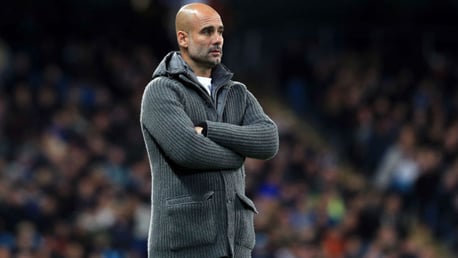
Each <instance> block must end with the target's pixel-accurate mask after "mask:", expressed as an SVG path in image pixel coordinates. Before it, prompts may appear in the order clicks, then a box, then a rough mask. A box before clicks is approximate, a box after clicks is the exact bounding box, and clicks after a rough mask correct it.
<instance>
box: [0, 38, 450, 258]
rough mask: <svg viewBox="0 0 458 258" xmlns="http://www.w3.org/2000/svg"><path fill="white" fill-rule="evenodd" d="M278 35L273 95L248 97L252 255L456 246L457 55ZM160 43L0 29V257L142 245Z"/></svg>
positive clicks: (403, 257) (123, 252) (367, 257)
mask: <svg viewBox="0 0 458 258" xmlns="http://www.w3.org/2000/svg"><path fill="white" fill-rule="evenodd" d="M289 43H290V44H287V45H286V44H285V46H286V47H287V49H285V51H282V52H281V53H280V54H279V56H278V62H277V63H276V66H275V68H276V69H277V70H278V71H279V73H278V82H276V85H277V86H278V90H279V91H280V94H278V95H277V94H273V95H271V97H274V96H280V95H282V96H283V97H284V99H286V100H287V103H288V106H280V108H278V109H275V110H274V109H273V108H272V107H270V106H268V105H269V102H263V103H262V104H263V105H265V108H266V110H268V112H270V113H271V115H272V116H273V118H274V120H275V121H276V122H277V124H278V126H279V129H280V142H281V146H280V151H279V153H278V155H277V157H275V158H274V159H272V160H270V161H267V162H265V161H257V160H252V159H248V160H247V163H246V167H247V170H246V171H247V195H248V196H250V197H251V198H252V199H253V200H254V202H255V204H256V206H257V207H258V210H259V211H260V214H259V215H257V216H256V217H255V222H256V223H255V224H256V232H257V233H256V243H257V244H256V248H255V250H254V253H253V258H439V257H440V258H442V257H446V256H444V250H445V252H450V253H452V254H454V255H455V256H456V255H457V253H458V242H457V241H458V221H457V220H458V158H457V156H458V155H457V151H458V119H457V117H458V116H457V111H458V87H456V86H457V84H458V78H457V75H458V62H457V61H458V59H457V58H456V57H455V56H454V55H450V54H449V53H448V52H445V51H444V52H440V51H434V49H429V50H427V51H425V52H422V53H420V54H419V55H412V56H413V57H412V56H399V55H398V53H397V52H396V53H394V54H393V53H392V52H390V51H393V49H394V50H396V46H391V47H392V48H391V49H388V50H387V49H386V46H381V45H378V46H375V47H372V48H367V49H366V48H350V47H345V46H344V44H343V46H340V47H335V46H334V47H333V46H330V45H328V44H321V43H320V42H318V41H309V40H302V41H301V40H300V41H291V42H289ZM167 47H169V46H162V47H161V48H160V49H167ZM170 48H171V49H173V47H172V46H171V47H170ZM155 50H156V51H155ZM400 52H402V51H400ZM162 54H164V53H162V52H160V53H158V51H157V48H153V47H151V46H150V45H142V44H137V43H132V42H128V41H112V40H106V39H104V38H102V37H101V38H93V39H83V38H81V39H71V40H63V41H59V42H57V43H56V41H54V40H52V39H46V38H44V39H42V40H39V41H37V42H34V44H33V45H27V44H24V45H21V46H17V45H13V44H10V43H9V41H8V40H4V41H1V40H0V258H8V257H17V258H61V257H65V258H80V257H89V258H95V257H101V258H124V257H126V258H136V257H138V258H143V257H146V243H147V233H148V228H149V212H150V207H149V205H150V182H151V175H150V168H149V164H148V160H147V157H146V151H145V148H144V145H143V140H142V136H141V130H140V126H139V108H140V100H141V95H142V93H143V89H144V87H145V85H146V83H147V82H148V81H149V80H150V78H151V74H152V71H153V69H154V68H155V66H156V65H157V64H158V61H159V59H160V58H161V57H162V56H161V55H162ZM236 79H237V80H240V81H244V78H243V77H238V75H237V74H236ZM248 87H250V85H248ZM289 108H290V109H292V110H294V112H295V113H294V115H292V116H286V115H285V113H283V112H284V111H285V110H287V109H289ZM302 121H307V122H308V123H310V124H312V125H313V126H312V127H313V128H315V130H316V131H318V132H319V133H318V137H319V138H323V139H325V141H323V142H322V143H321V144H316V143H315V142H316V139H315V137H316V134H315V133H310V131H308V130H305V129H304V127H302V126H301V122H302Z"/></svg>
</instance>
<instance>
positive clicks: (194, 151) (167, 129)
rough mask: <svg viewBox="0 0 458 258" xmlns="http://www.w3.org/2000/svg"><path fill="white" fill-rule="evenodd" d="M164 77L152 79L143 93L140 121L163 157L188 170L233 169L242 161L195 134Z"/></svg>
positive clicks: (242, 158) (241, 163)
mask: <svg viewBox="0 0 458 258" xmlns="http://www.w3.org/2000/svg"><path fill="white" fill-rule="evenodd" d="M173 83H174V82H173V81H171V80H170V79H167V78H162V77H159V78H156V79H154V80H152V81H151V82H150V83H149V84H148V85H147V87H146V88H145V91H144V93H143V98H142V104H141V112H140V121H141V124H142V126H143V127H144V128H145V129H146V130H147V131H148V133H149V134H150V135H151V136H152V137H153V138H154V140H155V141H156V142H157V144H158V145H159V147H160V148H161V149H162V151H163V153H164V155H166V156H167V157H168V158H169V159H170V160H172V161H173V162H175V163H176V164H177V165H179V166H181V167H185V168H189V169H197V170H213V169H237V168H240V167H241V166H242V165H243V162H244V160H245V158H244V157H243V156H242V155H240V154H238V153H236V152H234V151H233V150H230V149H229V148H227V147H224V146H221V145H220V144H217V143H215V142H214V141H212V140H211V139H209V138H207V137H204V136H203V135H201V134H197V133H196V132H195V130H194V124H193V122H192V121H191V119H190V118H189V116H188V115H187V113H186V111H185V110H184V106H183V103H181V102H180V99H182V98H180V94H179V92H178V91H177V90H176V89H177V87H172V86H173Z"/></svg>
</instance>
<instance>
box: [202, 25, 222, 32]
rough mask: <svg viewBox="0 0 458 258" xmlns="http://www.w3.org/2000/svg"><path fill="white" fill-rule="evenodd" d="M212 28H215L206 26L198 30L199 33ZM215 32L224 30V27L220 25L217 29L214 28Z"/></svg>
mask: <svg viewBox="0 0 458 258" xmlns="http://www.w3.org/2000/svg"><path fill="white" fill-rule="evenodd" d="M214 28H215V27H214V26H212V25H208V26H205V27H203V28H202V29H200V31H205V30H213V29H214ZM216 30H224V26H222V25H221V26H218V27H217V28H216Z"/></svg>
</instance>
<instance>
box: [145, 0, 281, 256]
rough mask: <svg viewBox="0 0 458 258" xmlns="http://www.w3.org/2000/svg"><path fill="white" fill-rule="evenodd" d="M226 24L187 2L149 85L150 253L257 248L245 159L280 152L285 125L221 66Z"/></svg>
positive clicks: (247, 252)
mask: <svg viewBox="0 0 458 258" xmlns="http://www.w3.org/2000/svg"><path fill="white" fill-rule="evenodd" d="M223 31H224V25H223V22H222V20H221V17H220V15H219V14H218V13H217V12H216V11H215V10H214V9H213V8H211V7H210V6H208V5H205V4H200V3H194V4H189V5H185V6H183V7H182V8H181V9H180V10H179V11H178V13H177V16H176V36H177V42H178V46H179V51H173V52H170V53H169V54H167V55H166V56H165V57H164V59H163V60H162V61H161V63H160V64H159V65H158V67H157V68H156V70H155V71H154V73H153V79H152V80H151V81H150V82H149V84H148V85H147V86H146V88H145V91H144V93H143V99H142V105H141V114H140V122H141V128H142V133H143V138H144V141H145V146H146V150H147V153H148V158H149V162H150V166H151V175H152V189H151V214H152V216H151V224H150V225H151V226H150V231H149V232H150V234H149V240H148V255H149V257H151V258H153V257H154V258H219V257H236V258H245V257H251V252H252V250H253V248H254V246H255V232H254V227H253V216H254V215H255V214H256V213H257V211H256V208H255V205H254V204H253V202H252V201H251V200H250V199H249V198H248V197H247V196H246V195H245V169H244V161H245V159H246V158H247V157H250V158H255V159H264V160H266V159H270V158H272V157H274V156H275V154H276V153H277V151H278V144H279V143H278V131H277V127H276V125H275V123H274V122H273V121H272V120H271V119H270V118H269V117H268V116H267V115H266V114H265V113H264V111H263V109H262V107H261V106H260V104H259V103H258V101H257V100H256V98H255V97H254V96H253V95H252V94H251V93H250V92H249V91H248V89H247V87H246V86H245V85H244V84H242V83H240V82H236V81H233V80H232V77H233V74H232V73H231V72H230V71H229V70H228V69H227V68H226V67H225V66H224V65H222V64H221V58H222V56H223V50H222V47H223V43H224V39H223Z"/></svg>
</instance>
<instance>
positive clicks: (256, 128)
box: [206, 90, 279, 159]
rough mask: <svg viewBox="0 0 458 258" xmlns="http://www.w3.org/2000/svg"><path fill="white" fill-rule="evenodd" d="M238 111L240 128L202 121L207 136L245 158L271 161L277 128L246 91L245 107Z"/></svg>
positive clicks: (276, 139) (276, 149)
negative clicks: (241, 114)
mask: <svg viewBox="0 0 458 258" xmlns="http://www.w3.org/2000/svg"><path fill="white" fill-rule="evenodd" d="M242 112H244V116H243V122H242V124H241V125H236V124H230V123H224V122H215V121H206V134H207V137H208V138H210V139H212V140H213V141H215V142H216V143H219V144H221V145H223V146H225V147H228V148H230V149H231V150H234V151H235V152H237V153H239V154H241V155H243V156H245V157H250V158H255V159H270V158H273V157H274V156H275V155H276V154H277V152H278V147H279V139H278V129H277V126H276V124H275V123H274V122H273V121H272V120H271V119H270V118H269V117H268V116H267V115H266V114H265V113H264V111H263V109H262V107H261V105H260V104H259V102H258V101H257V99H256V98H255V97H254V96H253V94H251V93H250V92H249V91H248V90H247V97H246V108H245V110H242Z"/></svg>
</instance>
